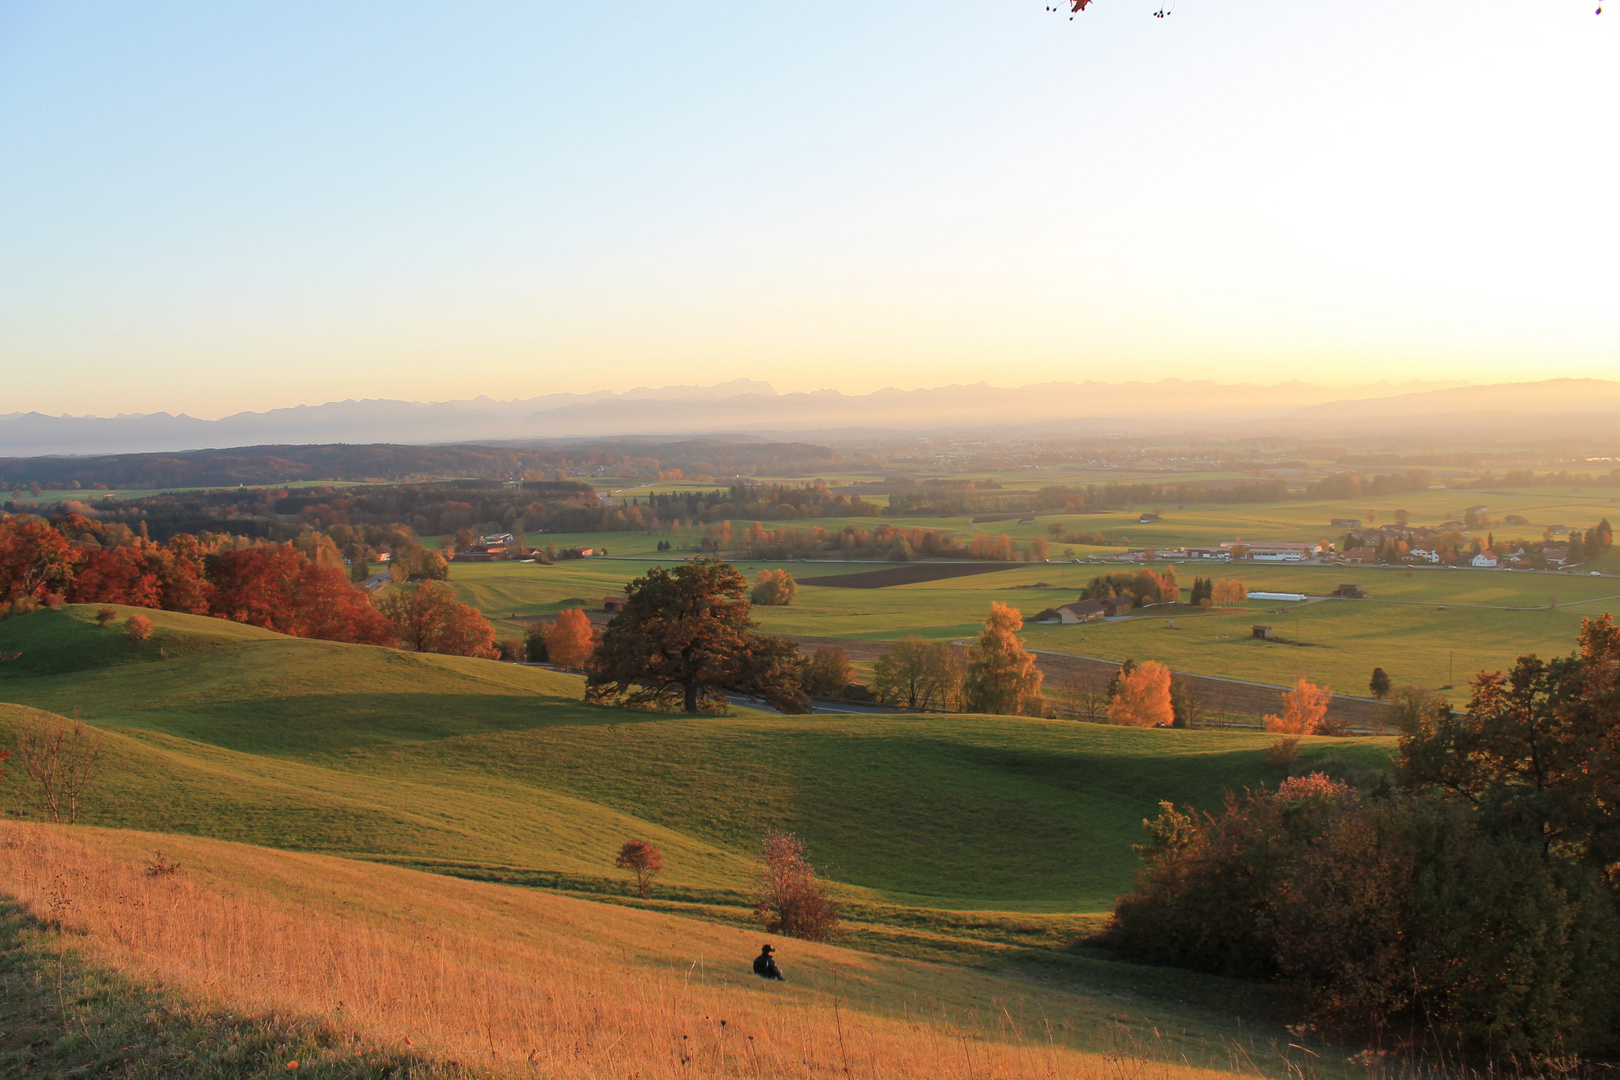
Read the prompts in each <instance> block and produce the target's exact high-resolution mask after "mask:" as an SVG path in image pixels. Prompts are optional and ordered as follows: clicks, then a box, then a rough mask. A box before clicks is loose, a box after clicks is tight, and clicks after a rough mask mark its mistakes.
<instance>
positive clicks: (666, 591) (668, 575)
mask: <svg viewBox="0 0 1620 1080" xmlns="http://www.w3.org/2000/svg"><path fill="white" fill-rule="evenodd" d="M747 589H748V582H747V579H745V578H744V577H743V576H742V575H741V574H740V573H738V572H737V570H736V568H734V567H733V566H731V565H730V564H729V563H725V562H722V561H721V560H719V559H697V560H693V561H691V562H685V563H681V564H680V565H678V566H674V567H663V566H659V567H654V568H653V569H652V570H651V571H649V572H648V573H647V574H646V575H645V576H644V577H639V578H637V579H636V580H635V581H632V582H631V583H630V584H629V586H627V587H626V589H625V601H624V606H623V608H621V609H620V610H619V613H618V614H617V615H615V616H614V617H613V621H612V622H610V623H608V626H607V630H606V631H605V632H604V633H603V635H602V643H601V644H600V645H599V646H598V647H597V650H596V653H595V655H594V657H593V658H592V661H591V671H590V674H589V677H588V678H587V680H586V684H585V696H586V699H587V700H590V701H597V702H606V701H614V702H617V703H619V704H624V705H641V706H648V705H650V706H653V707H657V708H673V707H675V706H676V705H677V704H678V705H679V707H680V708H681V709H682V710H684V711H685V712H688V713H696V712H702V711H712V710H716V709H718V708H721V707H723V706H724V705H725V702H726V698H725V694H726V693H727V692H728V691H729V692H733V693H740V694H748V695H751V696H756V697H760V698H763V699H764V700H765V701H766V702H768V703H769V704H770V705H771V706H772V707H773V708H776V709H779V710H781V711H782V712H804V711H805V710H806V709H807V708H808V707H809V699H808V698H807V697H806V695H805V691H804V674H805V672H804V668H805V661H804V658H803V657H802V656H800V655H799V647H798V646H797V645H796V644H794V643H793V642H791V641H787V640H785V639H783V638H777V637H771V636H770V635H768V634H762V633H760V632H759V627H758V625H757V624H756V623H755V622H754V620H753V619H752V617H751V611H752V608H751V605H750V604H749V602H748V600H747V598H746V597H745V595H744V594H745V593H746V592H747Z"/></svg>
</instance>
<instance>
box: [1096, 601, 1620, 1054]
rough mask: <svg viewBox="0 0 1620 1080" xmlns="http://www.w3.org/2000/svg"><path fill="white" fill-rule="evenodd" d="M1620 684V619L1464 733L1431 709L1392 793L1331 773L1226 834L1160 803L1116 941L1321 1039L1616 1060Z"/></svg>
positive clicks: (1247, 801) (1239, 816) (1497, 688)
mask: <svg viewBox="0 0 1620 1080" xmlns="http://www.w3.org/2000/svg"><path fill="white" fill-rule="evenodd" d="M1617 669H1620V632H1617V631H1616V628H1615V626H1614V624H1613V621H1612V619H1611V618H1610V617H1609V616H1608V615H1604V616H1603V617H1601V618H1599V619H1595V620H1587V621H1586V622H1584V623H1583V625H1582V629H1581V632H1580V637H1579V648H1578V650H1577V651H1576V652H1575V653H1574V654H1572V655H1570V656H1567V657H1563V658H1559V659H1555V660H1552V661H1542V660H1539V659H1537V658H1535V657H1528V656H1527V657H1521V658H1520V659H1519V662H1518V664H1517V665H1516V666H1515V668H1514V669H1513V671H1512V672H1510V673H1508V674H1506V675H1504V674H1502V673H1495V674H1482V675H1480V676H1479V678H1477V679H1476V680H1475V681H1474V683H1473V694H1472V697H1471V700H1470V702H1469V708H1468V711H1467V712H1466V713H1453V712H1452V711H1451V710H1450V708H1449V707H1447V706H1446V705H1445V704H1444V703H1443V702H1431V703H1430V705H1431V707H1427V708H1424V709H1420V710H1413V711H1412V712H1411V714H1410V715H1408V716H1407V717H1406V722H1405V730H1404V734H1403V735H1402V737H1401V740H1400V751H1399V759H1398V761H1397V763H1396V769H1395V776H1394V784H1393V786H1392V785H1390V783H1389V781H1388V779H1387V778H1384V779H1381V780H1379V781H1378V782H1376V783H1374V784H1373V785H1371V786H1370V788H1369V789H1368V790H1358V789H1357V788H1356V787H1353V786H1351V785H1350V784H1348V783H1345V782H1343V781H1340V780H1335V779H1331V778H1329V777H1328V776H1326V775H1323V774H1322V773H1314V774H1307V775H1303V776H1298V775H1296V776H1294V777H1291V778H1289V779H1285V780H1283V781H1282V782H1281V784H1280V785H1279V786H1278V787H1276V788H1261V789H1258V790H1251V791H1249V792H1246V793H1244V794H1242V795H1231V796H1229V797H1228V799H1227V802H1226V805H1225V806H1224V807H1223V808H1222V809H1221V810H1220V811H1219V812H1217V813H1214V814H1200V813H1195V812H1192V811H1183V810H1181V809H1178V808H1176V807H1173V806H1171V805H1169V804H1161V806H1162V813H1161V814H1160V815H1159V817H1158V819H1157V820H1156V821H1153V822H1151V823H1150V825H1149V842H1148V843H1147V845H1145V847H1144V848H1143V849H1140V850H1142V851H1143V854H1144V857H1145V861H1146V867H1145V869H1144V870H1143V871H1142V873H1141V874H1140V876H1139V879H1138V885H1137V887H1136V889H1135V891H1134V892H1133V893H1132V894H1131V895H1129V896H1127V897H1124V898H1122V899H1121V900H1120V901H1119V902H1118V903H1117V905H1116V907H1115V911H1114V918H1113V921H1112V924H1111V926H1110V928H1109V930H1108V932H1107V934H1106V940H1107V941H1109V942H1111V943H1112V945H1113V946H1114V947H1115V948H1116V949H1117V950H1119V951H1120V952H1121V953H1123V954H1125V955H1126V956H1129V957H1131V958H1134V959H1139V960H1147V961H1151V962H1156V963H1166V964H1174V965H1178V966H1181V967H1187V968H1192V969H1195V970H1199V971H1205V972H1210V973H1214V974H1220V975H1226V976H1232V977H1237V978H1248V979H1259V980H1266V981H1271V982H1276V983H1281V984H1283V985H1285V986H1287V987H1290V988H1291V989H1292V990H1294V991H1295V992H1296V993H1297V994H1298V995H1299V997H1300V998H1301V999H1302V1001H1303V1003H1304V1004H1305V1006H1306V1007H1307V1009H1308V1010H1309V1013H1310V1017H1309V1023H1310V1024H1312V1025H1314V1026H1316V1027H1318V1028H1321V1029H1325V1030H1326V1031H1327V1032H1330V1033H1333V1034H1339V1035H1351V1036H1359V1037H1362V1038H1365V1039H1367V1040H1369V1041H1370V1042H1372V1043H1373V1044H1374V1045H1375V1046H1380V1047H1382V1048H1384V1049H1386V1050H1388V1049H1396V1050H1399V1049H1403V1048H1404V1049H1406V1050H1409V1051H1414V1052H1423V1051H1431V1052H1433V1051H1438V1052H1440V1053H1442V1054H1445V1055H1447V1056H1451V1055H1453V1054H1455V1053H1456V1052H1457V1051H1459V1050H1460V1051H1462V1052H1463V1053H1464V1054H1478V1055H1480V1056H1481V1057H1488V1058H1492V1059H1496V1060H1498V1061H1505V1062H1513V1063H1516V1064H1517V1067H1518V1068H1526V1069H1530V1070H1532V1071H1540V1070H1543V1069H1545V1068H1548V1067H1551V1066H1552V1065H1553V1064H1554V1063H1555V1062H1559V1063H1563V1064H1562V1065H1560V1066H1559V1067H1568V1066H1569V1065H1572V1064H1573V1063H1575V1062H1578V1061H1580V1060H1581V1059H1583V1058H1584V1059H1592V1058H1599V1059H1602V1058H1609V1059H1611V1060H1612V1056H1613V1055H1614V1054H1615V1053H1616V1052H1620V878H1617V877H1616V873H1615V868H1616V867H1617V866H1620V810H1617V808H1616V804H1615V801H1614V799H1613V798H1612V797H1611V793H1612V791H1613V790H1614V789H1615V786H1616V784H1617V783H1620V764H1617V761H1616V757H1615V754H1614V730H1615V717H1616V716H1617V715H1620V682H1617V680H1616V678H1615V671H1616V670H1617ZM1276 749H1278V748H1274V750H1276ZM1289 749H1290V750H1291V747H1290V748H1289ZM1274 756H1275V755H1274ZM1288 756H1289V755H1282V756H1281V758H1279V760H1278V762H1277V763H1278V764H1284V762H1285V760H1286V759H1287V757H1288Z"/></svg>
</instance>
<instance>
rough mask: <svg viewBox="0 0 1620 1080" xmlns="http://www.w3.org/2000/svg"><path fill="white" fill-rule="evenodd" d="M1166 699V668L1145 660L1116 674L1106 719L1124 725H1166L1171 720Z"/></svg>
mask: <svg viewBox="0 0 1620 1080" xmlns="http://www.w3.org/2000/svg"><path fill="white" fill-rule="evenodd" d="M1175 718H1176V714H1175V708H1174V706H1172V705H1171V702H1170V669H1169V668H1167V667H1165V666H1164V665H1163V664H1161V663H1159V662H1158V661H1157V660H1149V661H1148V662H1147V663H1145V664H1142V665H1141V666H1139V667H1137V668H1136V669H1135V670H1134V671H1124V672H1121V673H1120V676H1119V690H1118V692H1117V693H1115V694H1114V700H1113V701H1111V702H1109V703H1108V721H1109V723H1112V724H1121V725H1124V726H1125V727H1157V726H1159V725H1161V724H1162V725H1164V726H1166V727H1168V726H1169V725H1170V724H1172V723H1173V722H1174V721H1175Z"/></svg>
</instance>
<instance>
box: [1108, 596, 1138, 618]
mask: <svg viewBox="0 0 1620 1080" xmlns="http://www.w3.org/2000/svg"><path fill="white" fill-rule="evenodd" d="M1099 602H1100V603H1101V604H1102V606H1103V614H1105V615H1107V616H1108V617H1109V618H1115V617H1116V616H1119V615H1129V614H1130V613H1131V608H1132V607H1133V606H1134V605H1132V603H1131V598H1130V597H1128V596H1110V597H1109V598H1108V599H1107V600H1102V601H1099Z"/></svg>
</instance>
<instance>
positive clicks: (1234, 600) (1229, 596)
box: [1211, 578, 1249, 607]
mask: <svg viewBox="0 0 1620 1080" xmlns="http://www.w3.org/2000/svg"><path fill="white" fill-rule="evenodd" d="M1248 596H1249V587H1248V586H1247V585H1245V584H1243V582H1241V581H1239V580H1238V579H1237V578H1221V580H1219V581H1217V582H1216V583H1215V590H1214V592H1213V593H1212V594H1211V599H1212V600H1214V601H1215V603H1217V604H1219V605H1221V606H1222V607H1229V606H1231V605H1233V604H1241V603H1243V601H1244V600H1246V599H1248Z"/></svg>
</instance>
